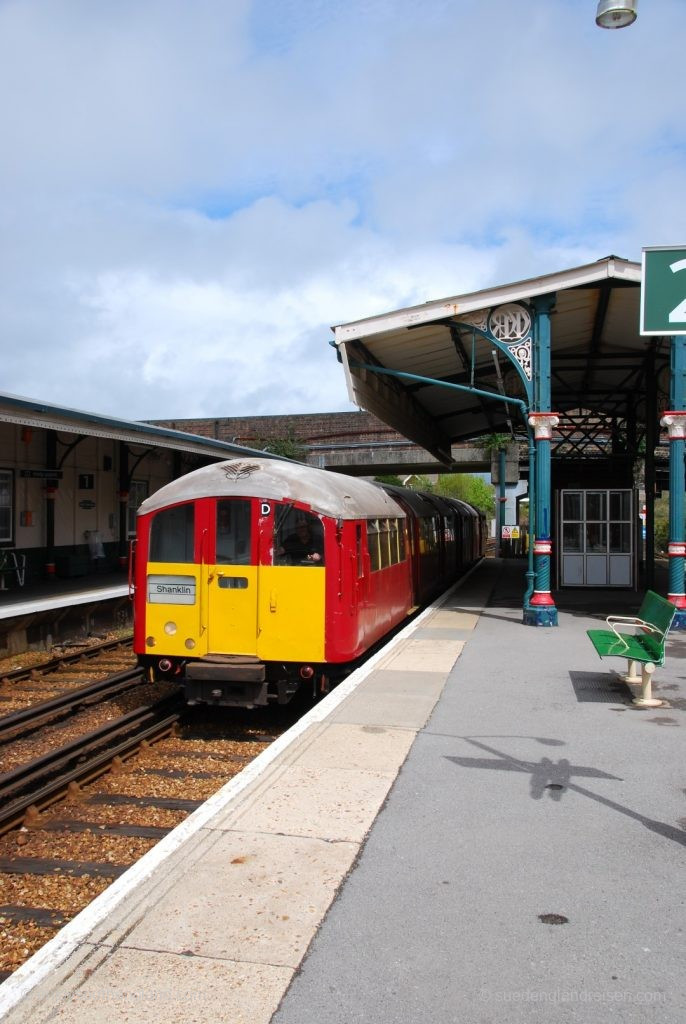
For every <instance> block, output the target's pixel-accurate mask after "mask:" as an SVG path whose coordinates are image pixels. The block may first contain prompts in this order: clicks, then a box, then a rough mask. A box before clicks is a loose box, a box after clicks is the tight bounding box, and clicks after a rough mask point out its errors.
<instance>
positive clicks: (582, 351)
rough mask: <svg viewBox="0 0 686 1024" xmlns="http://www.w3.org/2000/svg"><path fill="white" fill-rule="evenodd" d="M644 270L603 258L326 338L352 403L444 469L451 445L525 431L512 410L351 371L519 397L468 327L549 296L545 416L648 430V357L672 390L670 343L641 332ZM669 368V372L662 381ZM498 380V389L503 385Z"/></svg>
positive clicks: (505, 362)
mask: <svg viewBox="0 0 686 1024" xmlns="http://www.w3.org/2000/svg"><path fill="white" fill-rule="evenodd" d="M640 284H641V266H640V264H639V263H632V262H629V261H627V260H623V259H619V258H618V257H615V256H608V257H607V258H605V259H602V260H599V261H598V262H597V263H591V264H587V265H585V266H581V267H576V268H573V269H571V270H566V271H561V272H559V273H555V274H548V275H545V276H543V277H537V278H532V279H530V280H526V281H519V282H515V283H514V284H507V285H501V286H498V287H495V288H489V289H486V290H484V291H479V292H472V293H469V294H465V295H456V296H453V297H451V298H447V299H442V300H439V301H435V302H427V303H425V304H424V305H422V306H413V307H408V308H406V309H401V310H396V311H394V312H391V313H386V314H383V315H380V316H375V317H370V318H367V319H365V320H358V321H356V322H354V323H348V324H341V325H339V326H337V327H335V328H334V334H335V344H336V345H337V347H338V351H339V353H340V355H341V359H342V361H343V365H344V368H345V372H346V378H347V382H348V390H349V394H350V397H351V399H352V401H353V402H355V403H356V404H357V405H359V406H360V407H361V408H363V409H366V410H368V411H369V412H371V413H374V414H375V415H376V416H378V417H379V419H381V420H383V421H384V422H385V423H388V424H389V425H390V426H393V427H395V429H396V430H399V431H400V432H401V433H402V434H404V435H405V436H406V437H408V438H410V439H411V440H413V441H415V442H416V443H417V444H420V445H421V446H422V447H423V448H426V449H427V450H428V451H430V452H432V453H433V454H434V455H437V456H438V457H439V458H441V459H442V461H444V462H446V463H449V462H450V446H451V444H457V443H460V442H462V441H466V440H468V439H470V438H473V437H478V436H481V435H484V434H491V433H508V432H509V424H508V418H511V420H512V421H513V423H514V427H515V430H516V431H517V432H519V433H521V427H522V421H521V415H520V414H519V413H517V412H516V411H515V409H514V407H513V406H507V405H505V404H504V403H502V402H499V401H491V400H490V399H488V398H481V397H479V396H476V395H474V394H470V393H466V392H460V391H456V390H453V389H450V388H446V387H442V386H440V385H438V384H431V383H424V382H418V381H408V380H406V379H399V378H394V377H391V376H388V375H383V374H380V373H378V372H374V371H373V370H369V369H364V368H362V367H361V366H360V365H359V364H367V365H374V366H378V367H380V368H385V369H392V370H400V371H403V372H405V373H410V374H414V375H417V376H421V377H430V378H432V380H437V381H445V382H448V383H456V384H463V385H470V384H472V385H473V386H474V387H476V388H478V389H480V390H482V391H487V392H490V393H493V394H498V393H499V392H500V393H505V394H507V395H510V396H513V397H516V398H522V399H523V398H524V397H525V393H524V387H523V384H522V381H521V379H520V377H519V374H518V372H517V370H516V369H515V367H514V366H513V365H512V363H511V362H510V360H509V359H508V357H507V356H505V355H503V354H502V353H500V354H498V358H497V361H496V360H494V356H493V352H494V346H493V345H492V344H491V343H490V342H489V341H488V340H487V339H485V338H483V337H482V336H481V335H479V334H478V333H475V332H474V331H473V330H472V329H471V327H469V326H468V325H467V324H466V323H465V320H473V319H475V314H476V313H477V312H479V311H484V312H486V313H488V312H489V311H491V310H493V308H494V307H496V306H501V305H504V304H507V303H517V302H524V303H530V302H531V301H532V300H533V299H535V298H536V297H537V296H546V295H554V296H555V304H554V306H553V309H552V315H551V331H552V340H551V365H552V380H551V385H552V403H551V405H552V409H553V410H554V411H555V412H560V413H569V412H573V411H575V410H578V409H581V408H583V409H585V410H589V411H592V412H598V413H601V414H603V415H605V416H611V417H616V418H617V419H619V420H621V419H624V418H627V417H632V416H633V417H635V418H636V419H637V421H638V422H639V423H641V422H644V420H645V414H646V412H645V397H646V376H647V373H648V368H649V365H650V364H651V361H652V360H653V358H654V357H655V372H656V374H657V380H658V386H661V387H662V389H663V390H665V389H666V390H667V391H668V379H669V346H668V343H667V341H666V339H663V338H659V337H657V338H655V337H642V336H641V335H640V333H639V304H640ZM665 368H666V372H665ZM651 372H652V371H651ZM499 377H500V379H499Z"/></svg>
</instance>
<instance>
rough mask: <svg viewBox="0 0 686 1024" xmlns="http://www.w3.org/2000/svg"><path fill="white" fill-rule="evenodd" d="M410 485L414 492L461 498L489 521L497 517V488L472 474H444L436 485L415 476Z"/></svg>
mask: <svg viewBox="0 0 686 1024" xmlns="http://www.w3.org/2000/svg"><path fill="white" fill-rule="evenodd" d="M409 485H410V487H411V488H412V490H414V491H429V492H430V493H432V494H441V495H445V496H446V497H447V498H459V499H460V501H466V502H468V503H469V504H470V505H473V506H474V508H478V509H479V511H481V512H483V513H484V514H485V515H486V516H487V517H488V518H489V519H493V517H494V516H495V488H494V487H493V485H492V484H489V483H486V481H485V480H484V479H482V477H480V476H474V475H473V474H472V473H442V474H441V475H440V476H439V477H438V478H437V480H436V482H435V483H434V482H433V481H432V480H431V479H429V477H428V476H413V477H412V479H411V480H410V481H409Z"/></svg>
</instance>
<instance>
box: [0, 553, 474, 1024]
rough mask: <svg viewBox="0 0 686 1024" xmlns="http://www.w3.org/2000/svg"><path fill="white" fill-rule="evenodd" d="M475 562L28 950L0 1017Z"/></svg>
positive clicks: (3, 989)
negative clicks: (54, 931) (39, 944)
mask: <svg viewBox="0 0 686 1024" xmlns="http://www.w3.org/2000/svg"><path fill="white" fill-rule="evenodd" d="M481 564H482V563H481V561H479V562H477V563H476V564H475V565H473V566H472V567H471V569H469V570H468V571H467V572H466V573H465V575H464V576H463V577H462V578H461V579H460V580H458V581H457V583H455V584H453V586H452V587H451V588H450V589H449V590H447V591H446V592H445V594H442V595H441V597H440V598H438V600H436V601H435V602H434V603H433V604H431V605H429V606H428V608H425V609H424V611H423V612H421V613H420V614H419V615H418V616H417V618H416V619H414V620H413V621H412V622H410V623H409V624H408V625H407V626H405V628H404V629H402V630H401V631H400V632H399V633H397V634H396V636H394V637H393V639H392V640H391V641H390V642H389V643H388V644H387V645H386V646H384V648H383V649H382V650H381V651H378V652H377V653H376V654H375V655H373V656H372V657H371V658H370V659H369V661H367V662H365V664H364V665H362V666H361V667H360V668H358V669H356V670H355V671H354V672H352V673H351V674H350V675H349V676H348V678H347V679H346V680H345V682H343V683H340V684H339V685H338V686H337V687H336V689H335V690H333V691H332V692H331V693H330V694H328V696H326V697H325V698H324V699H323V700H321V701H320V702H319V703H318V704H316V705H315V707H313V708H312V709H311V710H310V711H308V712H307V714H306V715H304V716H303V717H302V718H301V719H300V720H299V721H298V722H296V724H295V725H293V726H291V728H290V729H288V730H287V731H286V732H285V733H283V734H282V735H281V736H279V738H278V739H277V740H274V742H273V743H271V744H270V746H269V747H268V748H267V749H266V750H264V751H263V752H262V753H261V754H258V756H257V757H256V758H255V760H254V761H251V762H250V764H249V765H247V766H246V767H245V768H243V770H242V771H241V772H240V773H239V774H238V775H236V776H234V778H233V779H230V780H229V782H227V783H226V784H225V785H224V786H222V788H221V789H220V790H218V791H217V792H216V793H214V794H213V796H211V797H210V798H209V799H208V800H206V801H205V803H203V804H202V805H201V806H200V807H198V808H197V810H195V811H193V813H192V814H190V815H189V816H188V817H187V818H186V820H185V821H182V822H181V824H180V825H177V826H176V828H175V829H173V830H172V831H171V832H170V833H169V835H167V836H165V837H164V839H161V840H160V842H159V843H157V844H156V845H155V846H153V848H152V849H151V850H149V851H148V852H147V853H145V854H144V855H143V856H142V857H141V859H140V860H138V861H136V863H135V864H132V865H131V867H130V868H128V870H127V871H125V872H124V874H123V875H120V876H119V878H117V879H116V880H115V881H114V882H113V883H112V885H110V886H109V887H108V888H107V889H105V890H104V892H102V893H100V895H99V896H96V897H95V899H94V900H93V902H92V903H89V904H88V906H87V907H84V909H83V910H82V911H81V912H80V913H79V914H77V915H76V917H74V918H72V920H71V921H69V923H68V924H66V925H64V927H63V928H61V929H60V931H59V932H58V933H57V935H55V936H53V938H52V939H50V941H49V942H47V943H46V944H45V945H44V946H42V947H41V949H39V950H38V951H37V952H36V953H34V954H33V956H32V957H30V958H29V959H28V960H27V961H26V963H24V964H22V966H21V967H19V968H17V970H16V971H15V972H14V974H12V975H10V977H9V978H7V980H6V981H4V982H3V983H2V984H1V985H0V1019H1V1018H2V1017H4V1016H6V1015H7V1014H8V1013H9V1011H10V1010H12V1009H13V1008H14V1007H15V1006H16V1005H17V1004H18V1003H19V1002H20V1001H21V1000H22V999H23V998H24V997H25V996H27V995H28V994H29V992H30V991H31V990H32V989H34V988H36V986H37V985H39V984H40V982H41V981H43V979H44V978H46V977H47V975H48V974H49V973H50V972H51V971H54V970H55V969H56V968H57V967H59V965H60V964H62V963H64V961H65V960H66V959H67V957H69V956H70V955H71V954H72V953H73V952H74V950H75V949H76V948H77V946H78V945H79V944H80V943H81V942H83V941H84V940H85V939H86V938H87V936H88V934H89V933H90V932H92V931H93V930H94V928H96V927H97V926H98V925H99V924H101V923H102V922H103V921H104V920H105V918H106V917H107V916H108V915H109V914H110V913H111V912H112V911H113V910H114V909H115V907H117V906H118V905H119V904H120V903H121V902H122V900H123V899H124V898H125V897H126V896H128V894H129V893H130V892H131V891H132V890H133V889H135V887H136V886H137V885H139V884H140V883H141V882H143V881H145V879H147V878H149V877H150V875H151V874H152V873H153V872H154V871H155V870H156V869H157V868H158V867H159V865H160V864H162V863H163V861H164V860H166V859H167V857H169V856H170V855H171V854H172V853H173V852H174V851H176V850H177V849H178V848H179V847H180V846H182V845H183V843H185V842H187V841H188V840H189V839H190V838H191V837H192V836H194V835H196V833H198V832H199V831H200V830H201V829H202V828H203V827H204V826H205V825H206V824H207V822H208V821H209V820H210V819H211V818H212V817H214V815H215V814H217V813H219V811H223V810H225V809H226V807H227V805H228V804H229V803H230V802H231V800H233V799H234V798H235V797H236V796H238V794H239V793H241V792H242V791H243V790H244V789H245V788H246V787H247V786H249V785H250V784H251V783H252V782H253V781H254V780H255V779H256V778H258V777H259V776H260V775H261V774H262V772H263V771H264V770H265V769H266V768H268V767H269V765H271V763H272V762H273V761H274V760H275V759H276V758H277V757H278V756H279V755H280V754H281V753H282V752H283V751H284V750H286V749H287V748H288V747H289V746H290V745H291V744H292V743H294V742H295V741H296V740H297V739H298V738H299V737H300V736H301V735H302V734H303V733H304V732H305V731H306V730H307V729H308V728H309V727H310V726H311V725H313V724H314V723H316V722H322V721H324V720H325V719H326V718H328V716H329V715H330V714H331V713H332V712H333V711H335V710H336V708H337V707H338V706H339V705H340V704H341V703H342V702H343V701H344V700H345V699H346V697H348V696H349V695H350V694H351V693H353V692H354V690H356V689H357V687H358V686H359V685H360V684H361V683H362V682H364V680H365V679H366V678H367V676H368V675H369V674H370V673H371V672H372V671H373V669H374V668H375V666H376V665H377V664H378V662H379V661H380V660H381V659H382V658H386V657H387V655H388V652H389V650H390V651H392V650H393V648H394V647H395V646H397V645H399V644H400V643H401V642H402V641H403V640H405V639H407V637H409V636H411V635H412V633H414V631H415V630H416V629H417V627H418V626H420V625H421V624H422V622H423V621H424V619H426V618H427V617H428V616H429V615H430V614H431V613H432V612H434V611H435V610H436V609H437V608H440V607H441V606H442V605H443V604H445V602H446V601H447V600H448V599H449V598H450V597H451V595H452V594H453V593H454V592H455V591H456V590H459V588H460V587H461V586H463V584H464V583H465V582H466V581H467V580H468V579H469V577H470V576H471V575H472V573H473V572H474V571H475V570H476V569H477V568H478V567H479V566H480V565H481Z"/></svg>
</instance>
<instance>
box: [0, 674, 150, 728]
mask: <svg viewBox="0 0 686 1024" xmlns="http://www.w3.org/2000/svg"><path fill="white" fill-rule="evenodd" d="M143 681H144V680H143V674H142V672H141V670H140V669H139V668H137V667H136V666H133V667H132V668H129V669H124V670H123V671H122V672H116V673H115V674H114V675H111V676H107V678H106V679H98V680H97V681H96V682H95V683H86V685H85V686H79V687H78V688H77V689H74V690H70V691H68V692H67V693H62V694H60V695H59V696H58V697H52V698H51V699H50V700H44V701H41V702H40V703H38V704H33V705H32V706H31V707H29V708H24V709H23V710H22V711H12V712H11V713H10V714H9V715H2V716H1V717H0V741H3V740H4V739H5V737H7V736H9V734H10V733H14V732H16V730H17V729H20V728H22V727H26V726H27V725H29V726H33V725H38V724H39V723H40V722H42V721H43V719H45V718H51V717H53V716H54V715H56V714H58V713H59V712H62V711H69V712H73V711H76V710H77V709H78V708H79V707H82V706H83V705H84V704H89V703H94V700H93V698H96V697H100V698H104V697H110V696H114V695H115V694H118V693H121V692H122V691H125V690H129V689H132V688H133V687H134V686H139V685H141V684H142V683H143ZM12 738H13V739H14V738H16V737H12Z"/></svg>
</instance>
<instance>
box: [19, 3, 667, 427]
mask: <svg viewBox="0 0 686 1024" xmlns="http://www.w3.org/2000/svg"><path fill="white" fill-rule="evenodd" d="M596 6H597V3H596V0H421V2H418V0H411V2H410V0H345V2H342V0H337V2H329V0H95V2H94V0H0V126H1V129H2V138H1V142H0V153H1V154H2V157H1V159H0V344H1V345H2V363H1V365H2V377H1V378H0V391H2V392H6V393H10V394H16V395H23V396H27V397H31V398H38V399H42V400H44V401H50V402H55V403H57V404H60V405H66V406H68V407H71V408H78V409H85V410H88V411H91V412H98V413H103V414H110V415H115V416H119V417H122V418H125V419H163V418H166V419H177V418H186V417H198V416H208V417H223V416H250V415H270V414H271V415H278V414H284V413H307V412H327V411H328V412H333V411H341V410H348V409H353V408H354V406H353V405H351V403H350V401H349V398H348V395H347V391H346V387H345V381H344V376H343V372H342V369H341V367H340V365H339V364H338V362H337V360H336V354H335V351H334V349H332V348H331V346H330V344H329V342H330V340H331V338H332V332H331V326H332V325H335V324H340V323H347V322H350V321H353V320H358V319H361V318H362V317H366V316H372V315H374V314H377V313H384V312H387V311H389V310H393V309H398V308H401V307H403V306H407V305H414V304H417V303H420V302H424V301H427V300H430V299H440V298H443V297H446V296H451V295H459V294H461V293H464V292H468V291H472V290H476V289H481V288H487V287H490V286H492V285H496V284H501V283H506V282H510V281H518V280H522V279H525V278H528V277H531V276H535V275H538V274H545V273H554V272H556V271H560V270H564V269H567V268H569V267H574V266H578V265H581V264H583V263H588V262H592V261H594V260H597V259H600V258H602V257H605V256H608V255H610V254H615V255H617V256H621V257H623V258H626V259H632V260H640V258H641V248H642V247H643V246H652V245H671V244H676V245H678V244H684V243H686V130H685V128H686V126H685V121H684V117H685V112H686V102H685V96H686V87H685V85H684V73H683V66H684V51H683V40H684V39H685V38H686V2H684V0H640V2H639V16H638V20H637V21H636V22H635V23H634V25H632V26H631V27H629V28H625V29H623V30H621V31H604V30H601V29H599V28H597V27H596V25H595V10H596Z"/></svg>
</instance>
